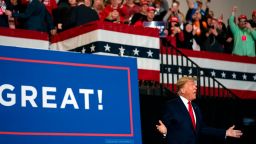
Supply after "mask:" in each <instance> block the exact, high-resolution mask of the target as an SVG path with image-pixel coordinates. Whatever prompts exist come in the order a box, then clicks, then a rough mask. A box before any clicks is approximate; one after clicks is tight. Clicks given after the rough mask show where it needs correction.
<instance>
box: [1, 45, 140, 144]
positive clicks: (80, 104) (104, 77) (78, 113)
mask: <svg viewBox="0 0 256 144" xmlns="http://www.w3.org/2000/svg"><path fill="white" fill-rule="evenodd" d="M0 50H1V53H0V67H1V71H0V115H1V119H0V143H3V144H111V143H118V144H122V143H125V144H127V143H128V144H140V143H141V126H140V109H139V96H138V80H137V77H138V76H137V64H136V59H134V58H124V57H107V56H98V55H89V54H80V53H73V52H57V51H47V50H35V49H26V48H14V47H5V46H0Z"/></svg>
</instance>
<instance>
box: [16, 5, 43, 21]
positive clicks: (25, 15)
mask: <svg viewBox="0 0 256 144" xmlns="http://www.w3.org/2000/svg"><path fill="white" fill-rule="evenodd" d="M37 8H39V7H38V6H37V2H36V0H32V2H31V3H30V4H28V7H27V9H26V11H25V12H24V13H17V12H14V13H12V16H13V17H15V18H22V19H27V18H29V17H30V16H31V15H32V14H33V12H34V11H35V10H36V9H37Z"/></svg>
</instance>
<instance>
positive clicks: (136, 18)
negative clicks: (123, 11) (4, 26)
mask: <svg viewBox="0 0 256 144" xmlns="http://www.w3.org/2000/svg"><path fill="white" fill-rule="evenodd" d="M148 7H149V6H148V2H146V1H142V2H141V3H140V12H138V13H135V14H134V15H133V16H132V18H131V21H130V25H134V24H135V23H136V22H137V23H138V22H140V21H143V20H145V19H146V18H147V11H148Z"/></svg>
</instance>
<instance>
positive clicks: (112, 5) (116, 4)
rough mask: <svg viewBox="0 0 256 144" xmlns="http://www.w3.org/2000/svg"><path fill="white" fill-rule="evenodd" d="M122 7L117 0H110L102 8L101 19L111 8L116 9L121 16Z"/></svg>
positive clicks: (122, 13)
mask: <svg viewBox="0 0 256 144" xmlns="http://www.w3.org/2000/svg"><path fill="white" fill-rule="evenodd" d="M122 7H123V5H122V4H120V3H119V1H118V0H110V4H107V5H106V7H105V8H104V10H103V20H105V19H106V17H108V16H109V14H110V13H111V12H112V11H113V10H117V11H118V13H119V15H120V16H122V17H123V15H124V12H122V9H121V8H122Z"/></svg>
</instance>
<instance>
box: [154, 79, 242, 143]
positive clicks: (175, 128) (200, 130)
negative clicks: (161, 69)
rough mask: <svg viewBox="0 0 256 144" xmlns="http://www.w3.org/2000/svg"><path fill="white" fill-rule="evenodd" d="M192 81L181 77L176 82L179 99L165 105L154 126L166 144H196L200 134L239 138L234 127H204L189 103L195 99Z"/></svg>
mask: <svg viewBox="0 0 256 144" xmlns="http://www.w3.org/2000/svg"><path fill="white" fill-rule="evenodd" d="M194 81H195V78H193V77H182V78H180V79H179V80H178V81H177V84H176V85H177V90H178V95H179V97H178V98H176V99H173V100H171V101H169V102H168V103H167V105H166V108H165V112H164V116H163V120H162V121H161V120H159V125H156V127H157V129H158V131H159V132H161V133H162V134H163V135H164V136H166V139H167V143H168V144H197V143H198V140H199V137H200V135H202V134H205V135H212V136H216V137H219V138H223V139H224V138H225V137H235V138H240V137H241V136H242V134H243V133H242V132H241V131H240V130H234V127H235V126H232V127H230V128H229V129H227V130H224V129H216V128H210V127H207V126H205V125H204V123H203V120H202V116H201V113H200V110H199V107H198V106H197V105H196V104H194V103H191V101H192V100H194V99H196V92H197V87H196V84H195V82H194ZM191 104H192V106H191Z"/></svg>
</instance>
